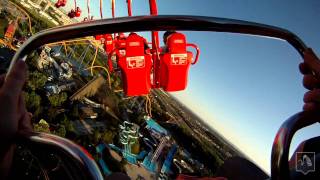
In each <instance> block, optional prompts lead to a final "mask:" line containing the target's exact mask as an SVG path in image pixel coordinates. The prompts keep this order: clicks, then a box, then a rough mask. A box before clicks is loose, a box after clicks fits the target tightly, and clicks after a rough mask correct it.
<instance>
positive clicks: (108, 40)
mask: <svg viewBox="0 0 320 180" xmlns="http://www.w3.org/2000/svg"><path fill="white" fill-rule="evenodd" d="M104 49H105V51H106V53H107V54H109V53H111V52H112V51H113V49H114V41H113V38H112V35H111V34H105V35H104Z"/></svg>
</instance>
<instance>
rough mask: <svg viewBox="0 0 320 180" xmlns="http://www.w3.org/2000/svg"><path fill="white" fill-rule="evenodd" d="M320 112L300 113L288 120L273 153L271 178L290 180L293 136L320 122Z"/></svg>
mask: <svg viewBox="0 0 320 180" xmlns="http://www.w3.org/2000/svg"><path fill="white" fill-rule="evenodd" d="M317 117H320V112H311V111H310V112H308V111H303V112H299V113H297V114H295V115H293V116H292V117H290V118H289V119H288V120H286V121H285V122H284V123H283V124H282V125H281V127H280V129H279V130H278V133H277V135H276V137H275V139H274V142H273V146H272V153H271V162H272V164H271V177H272V178H273V179H274V177H276V180H281V179H289V178H290V177H289V163H288V160H289V147H290V143H291V140H292V137H293V135H294V134H295V133H296V132H297V131H298V130H299V129H302V128H304V127H307V126H310V125H312V124H314V123H317V122H320V121H319V118H317Z"/></svg>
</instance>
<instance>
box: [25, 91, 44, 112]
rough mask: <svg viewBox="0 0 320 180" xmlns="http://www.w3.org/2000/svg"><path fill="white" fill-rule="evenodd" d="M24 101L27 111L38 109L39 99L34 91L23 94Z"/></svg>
mask: <svg viewBox="0 0 320 180" xmlns="http://www.w3.org/2000/svg"><path fill="white" fill-rule="evenodd" d="M24 99H25V102H26V106H27V108H28V109H29V110H35V109H38V108H39V107H40V104H41V97H40V96H39V95H38V94H37V93H36V92H35V91H31V92H30V93H24Z"/></svg>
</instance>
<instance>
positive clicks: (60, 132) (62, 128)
mask: <svg viewBox="0 0 320 180" xmlns="http://www.w3.org/2000/svg"><path fill="white" fill-rule="evenodd" d="M53 133H54V134H55V135H58V136H60V137H66V133H67V131H66V128H65V126H64V125H60V126H59V128H58V129H57V130H55V131H54V132H53Z"/></svg>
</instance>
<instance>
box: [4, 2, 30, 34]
mask: <svg viewBox="0 0 320 180" xmlns="http://www.w3.org/2000/svg"><path fill="white" fill-rule="evenodd" d="M9 3H10V4H12V5H13V6H15V7H16V8H17V9H19V10H20V11H21V12H23V14H25V15H26V16H27V18H28V24H29V31H30V33H31V35H33V32H32V25H31V18H30V16H29V14H28V13H27V12H26V11H25V10H24V9H22V8H21V7H19V6H18V5H17V4H15V3H14V2H11V1H9Z"/></svg>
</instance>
